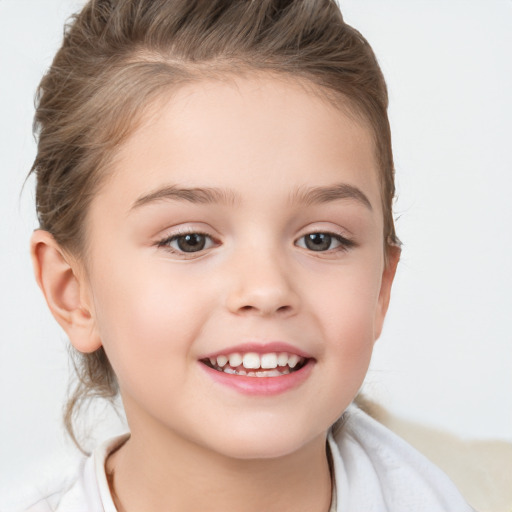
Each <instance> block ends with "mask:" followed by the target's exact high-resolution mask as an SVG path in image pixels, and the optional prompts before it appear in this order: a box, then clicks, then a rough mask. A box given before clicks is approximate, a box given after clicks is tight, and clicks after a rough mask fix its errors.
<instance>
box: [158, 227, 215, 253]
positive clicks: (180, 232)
mask: <svg viewBox="0 0 512 512" xmlns="http://www.w3.org/2000/svg"><path fill="white" fill-rule="evenodd" d="M186 235H201V236H204V237H205V238H207V239H209V240H210V241H211V245H210V246H209V247H205V248H203V249H200V250H199V251H192V252H185V251H180V250H179V249H175V248H174V247H171V246H170V243H171V242H173V241H174V240H176V239H178V238H180V237H183V236H186ZM219 243H220V242H219V241H218V239H217V238H216V237H214V236H213V235H212V234H210V233H207V232H206V230H204V229H197V228H196V229H194V228H193V227H190V228H183V227H180V228H178V229H177V230H176V231H174V232H171V233H168V234H167V235H166V236H163V237H162V238H159V239H158V240H157V241H156V243H155V246H156V247H157V248H161V249H164V250H165V251H167V252H169V253H171V254H173V255H176V256H178V257H180V258H183V259H191V258H198V257H199V256H202V255H204V254H205V253H206V252H207V251H208V250H209V249H211V248H212V247H214V246H216V245H219Z"/></svg>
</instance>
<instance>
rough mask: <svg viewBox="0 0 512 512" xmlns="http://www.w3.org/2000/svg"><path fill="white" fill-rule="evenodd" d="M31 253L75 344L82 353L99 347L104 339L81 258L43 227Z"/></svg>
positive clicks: (46, 291)
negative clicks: (80, 261) (96, 318)
mask: <svg viewBox="0 0 512 512" xmlns="http://www.w3.org/2000/svg"><path fill="white" fill-rule="evenodd" d="M30 253H31V256H32V265H33V267H34V274H35V277H36V281H37V284H38V285H39V287H40V288H41V290H42V292H43V295H44V297H45V299H46V303H47V304H48V307H49V308H50V311H51V312H52V315H53V316H54V318H55V320H57V322H58V323H59V325H60V326H61V327H62V328H63V329H64V331H65V332H66V334H67V335H68V337H69V340H70V341H71V344H72V345H73V346H74V347H75V348H76V349H77V350H79V351H80V352H93V351H95V350H96V349H98V348H99V347H100V346H101V340H100V338H99V336H98V334H97V332H96V326H95V322H94V316H93V314H92V304H91V303H92V301H91V300H90V299H89V298H88V295H89V294H88V286H87V282H86V280H85V275H84V272H83V271H82V269H81V266H80V265H79V264H78V261H77V260H75V259H74V258H72V257H71V255H69V254H67V253H66V252H65V251H64V250H63V249H62V248H61V247H60V246H59V244H58V243H57V242H56V241H55V239H54V238H53V236H52V235H51V234H50V233H48V231H44V230H42V229H38V230H36V231H34V233H33V234H32V238H31V240H30Z"/></svg>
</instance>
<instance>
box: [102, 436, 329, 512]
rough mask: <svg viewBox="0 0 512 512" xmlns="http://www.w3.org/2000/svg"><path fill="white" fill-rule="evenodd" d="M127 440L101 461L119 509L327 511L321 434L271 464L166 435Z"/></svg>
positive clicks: (326, 468) (325, 463) (127, 511)
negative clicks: (163, 440) (162, 440)
mask: <svg viewBox="0 0 512 512" xmlns="http://www.w3.org/2000/svg"><path fill="white" fill-rule="evenodd" d="M166 441H167V442H166V443H160V442H158V443H156V442H155V438H154V437H153V436H152V437H151V438H145V437H143V436H142V435H140V433H139V432H137V430H135V431H134V429H133V428H132V436H131V438H130V439H129V440H128V441H127V442H126V443H125V444H124V445H123V446H122V447H121V448H120V449H119V450H118V451H117V452H116V453H114V454H112V455H111V456H110V457H109V458H108V460H107V463H106V470H107V473H112V474H113V478H112V480H111V491H113V492H112V494H113V497H114V502H115V505H116V507H117V509H118V511H119V512H132V511H137V510H145V511H147V512H152V511H161V510H179V511H183V512H185V511H197V510H208V511H209V512H220V511H222V512H225V511H226V510H240V508H241V505H243V510H244V511H246V512H256V511H258V512H260V511H261V510H265V511H267V512H277V511H280V512H281V511H282V510H294V511H295V512H306V511H307V512H327V511H328V510H329V506H330V501H331V492H332V491H331V476H330V470H329V463H328V458H327V452H326V437H325V435H322V436H319V437H317V438H315V439H313V440H312V441H311V442H309V443H307V444H306V445H304V446H303V447H301V448H300V449H299V450H297V451H296V452H294V453H292V454H289V455H285V456H281V457H276V458H270V459H250V460H246V459H234V458H231V457H225V456H223V455H221V454H218V453H215V452H212V451H211V450H209V449H205V448H204V447H200V446H197V445H195V444H192V443H189V442H187V441H184V440H183V439H179V440H178V439H176V438H173V436H172V435H167V436H166Z"/></svg>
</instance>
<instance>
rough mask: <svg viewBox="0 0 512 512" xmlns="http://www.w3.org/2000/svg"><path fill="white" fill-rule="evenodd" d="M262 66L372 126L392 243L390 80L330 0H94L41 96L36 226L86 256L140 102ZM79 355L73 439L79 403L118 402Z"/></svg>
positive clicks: (104, 374) (69, 415)
mask: <svg viewBox="0 0 512 512" xmlns="http://www.w3.org/2000/svg"><path fill="white" fill-rule="evenodd" d="M260 70H261V71H267V72H272V73H277V74H280V75H287V76H291V77H295V78H299V79H301V81H302V82H304V83H309V84H313V85H316V86H317V87H316V89H317V90H321V91H323V92H324V93H325V94H326V95H327V96H329V97H330V98H331V99H334V101H335V102H336V101H337V102H338V104H340V105H345V106H346V105H347V103H348V105H349V108H350V110H351V112H353V113H355V114H356V115H357V116H358V117H359V118H360V119H362V120H364V121H365V122H366V123H367V124H368V125H369V127H370V128H371V130H372V131H373V135H374V140H375V145H376V155H377V159H378V163H379V167H380V171H381V172H380V181H381V190H382V192H381V196H382V208H383V213H384V240H385V244H387V245H388V246H390V245H397V244H398V239H397V237H396V234H395V229H394V223H393V217H392V201H393V198H394V193H395V189H394V169H393V156H392V150H391V135H390V129H389V122H388V117H387V106H388V97H387V90H386V84H385V81H384V78H383V76H382V73H381V70H380V68H379V65H378V63H377V60H376V58H375V55H374V53H373V51H372V49H371V47H370V46H369V44H368V43H367V41H366V40H365V39H364V38H363V36H361V34H360V33H359V32H358V31H357V30H355V29H354V28H352V27H350V26H349V25H347V24H346V23H345V22H344V21H343V18H342V15H341V13H340V11H339V8H338V6H337V5H336V3H335V1H334V0H90V1H89V2H88V3H87V4H86V5H85V6H84V8H83V9H82V11H81V12H80V13H79V14H77V15H75V16H74V17H73V18H72V20H71V22H70V23H69V24H68V25H67V26H66V30H65V34H64V41H63V43H62V47H61V48H60V49H59V51H58V52H57V54H56V56H55V58H54V60H53V63H52V65H51V67H50V69H49V70H48V72H47V73H46V75H45V76H44V77H43V79H42V81H41V83H40V85H39V88H38V92H37V97H36V103H37V110H36V115H35V120H34V130H35V132H36V134H37V136H38V152H37V156H36V158H35V161H34V164H33V166H32V169H31V172H33V173H35V174H36V176H37V186H36V202H37V212H38V219H39V222H40V227H41V229H44V230H47V231H49V232H50V233H52V235H53V236H54V237H55V239H56V241H57V242H58V243H59V244H60V245H61V246H62V247H63V248H65V249H66V250H69V251H70V252H72V253H76V254H82V253H83V251H84V250H85V248H86V240H85V239H86V237H85V236H84V232H83V231H84V230H83V226H84V219H85V216H86V214H87V209H88V205H89V203H90V201H91V198H92V197H93V196H94V194H95V192H96V191H97V190H98V187H99V186H100V184H101V180H102V179H103V177H104V176H105V174H106V168H107V166H108V163H109V160H110V159H111V157H112V156H113V155H114V153H115V148H116V146H118V145H119V144H120V143H121V142H122V141H123V140H124V139H125V138H126V137H127V136H128V135H129V133H131V132H132V131H133V130H134V128H135V127H136V125H137V122H139V121H140V120H141V118H142V116H143V114H144V111H145V108H146V107H147V106H148V105H150V104H151V102H152V101H153V100H155V99H156V98H157V97H158V96H159V95H161V94H162V92H163V91H169V90H170V89H172V88H174V87H179V86H180V85H181V84H183V83H186V82H190V81H192V80H200V79H201V78H204V77H222V76H225V75H226V74H235V75H236V74H240V73H245V72H249V71H260ZM347 100H348V101H347ZM75 352H76V351H75ZM74 359H75V369H76V371H77V376H78V381H77V384H76V386H75V388H74V390H72V392H71V395H70V398H69V400H68V403H67V404H66V408H65V425H66V428H67V430H68V432H69V434H70V435H71V437H72V439H73V440H74V441H75V442H76V443H77V440H76V437H75V434H74V431H73V420H74V418H75V417H76V414H77V412H78V411H79V410H80V407H81V406H82V405H84V404H85V403H86V402H87V400H88V399H89V398H91V397H93V396H101V397H104V398H108V399H110V400H113V399H114V398H115V397H116V395H117V393H118V387H117V381H116V377H115V374H114V372H113V370H112V367H111V366H110V363H109V361H108V359H107V357H106V354H105V352H104V350H103V348H99V349H98V350H97V351H96V352H94V353H92V354H80V353H77V352H76V353H75V355H74ZM77 445H78V443H77Z"/></svg>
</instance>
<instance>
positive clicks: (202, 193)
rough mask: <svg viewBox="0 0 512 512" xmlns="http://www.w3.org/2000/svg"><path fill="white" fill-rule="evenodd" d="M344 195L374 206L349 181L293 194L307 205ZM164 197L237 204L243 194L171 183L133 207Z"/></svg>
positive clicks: (295, 201) (293, 199)
mask: <svg viewBox="0 0 512 512" xmlns="http://www.w3.org/2000/svg"><path fill="white" fill-rule="evenodd" d="M343 199H354V200H356V201H358V202H359V203H361V204H363V205H364V206H365V207H366V208H368V209H369V210H373V208H372V204H371V203H370V200H369V199H368V197H367V196H366V195H365V194H364V192H363V191H362V190H361V189H359V188H357V187H355V186H353V185H349V184H347V183H338V184H336V185H329V186H324V187H305V186H304V187H298V188H297V189H296V190H294V191H293V192H292V193H291V194H290V197H289V200H290V203H292V204H302V205H306V206H310V205H314V204H322V203H329V202H332V201H338V200H343ZM161 200H177V201H188V202H191V203H196V204H212V203H222V204H230V205H233V204H235V203H237V202H239V200H240V198H239V197H238V195H237V194H236V193H235V192H234V191H232V190H229V189H224V188H215V187H190V188H182V187H178V186H176V185H168V186H165V187H161V188H159V189H157V190H155V191H153V192H150V193H148V194H145V195H143V196H141V197H139V198H138V199H137V200H136V201H135V202H134V203H133V205H132V207H131V210H134V209H137V208H140V207H141V206H144V205H146V204H149V203H153V202H156V201H161Z"/></svg>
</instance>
